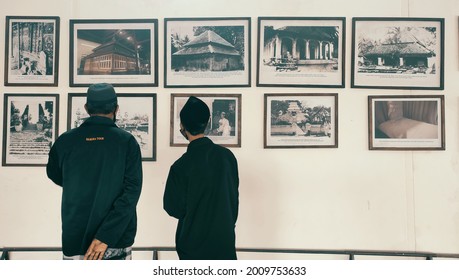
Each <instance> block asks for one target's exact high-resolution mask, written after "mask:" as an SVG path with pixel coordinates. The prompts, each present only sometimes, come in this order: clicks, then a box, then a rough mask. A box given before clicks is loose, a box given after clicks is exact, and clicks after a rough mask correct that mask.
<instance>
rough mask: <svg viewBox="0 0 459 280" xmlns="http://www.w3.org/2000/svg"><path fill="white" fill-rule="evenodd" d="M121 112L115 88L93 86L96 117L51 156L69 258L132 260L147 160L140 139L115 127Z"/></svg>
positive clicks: (90, 100)
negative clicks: (59, 194)
mask: <svg viewBox="0 0 459 280" xmlns="http://www.w3.org/2000/svg"><path fill="white" fill-rule="evenodd" d="M118 108H119V107H118V101H117V97H116V93H115V90H114V88H113V87H112V86H111V85H109V84H94V85H91V86H90V87H89V88H88V92H87V99H86V105H85V109H86V111H87V112H88V114H89V115H90V117H89V118H88V119H87V120H86V121H85V122H84V123H83V124H81V126H79V127H78V128H75V129H72V130H70V131H67V132H65V133H63V134H62V135H61V136H60V137H59V138H58V139H57V140H56V142H55V143H54V145H53V146H52V148H51V151H50V153H49V158H48V164H47V166H46V172H47V175H48V177H49V178H50V179H51V180H52V181H53V182H54V183H56V184H57V185H59V186H62V209H61V219H62V250H63V253H64V259H90V260H101V259H131V246H132V244H133V243H134V237H135V235H136V230H137V216H136V205H137V201H138V200H139V196H140V192H141V187H142V158H141V154H140V147H139V145H138V143H137V141H136V140H135V138H134V137H133V136H132V135H131V134H130V133H128V132H126V131H124V130H122V129H120V128H118V127H117V126H116V124H115V116H116V113H117V112H118Z"/></svg>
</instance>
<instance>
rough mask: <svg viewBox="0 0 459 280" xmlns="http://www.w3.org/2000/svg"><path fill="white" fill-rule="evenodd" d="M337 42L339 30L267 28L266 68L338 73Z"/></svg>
mask: <svg viewBox="0 0 459 280" xmlns="http://www.w3.org/2000/svg"><path fill="white" fill-rule="evenodd" d="M338 41H339V28H338V27H337V26H279V27H276V26H265V27H264V42H263V50H262V61H263V66H270V68H271V69H273V70H275V71H299V72H301V71H309V72H335V71H338V56H339V54H338V51H339V50H338V44H339V43H338ZM264 70H269V69H268V68H266V67H265V69H264Z"/></svg>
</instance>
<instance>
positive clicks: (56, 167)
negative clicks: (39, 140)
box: [46, 144, 62, 187]
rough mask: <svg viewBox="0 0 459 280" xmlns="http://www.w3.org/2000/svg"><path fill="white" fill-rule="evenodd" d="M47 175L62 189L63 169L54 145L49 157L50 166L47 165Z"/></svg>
mask: <svg viewBox="0 0 459 280" xmlns="http://www.w3.org/2000/svg"><path fill="white" fill-rule="evenodd" d="M46 175H48V178H49V179H51V181H53V182H54V183H55V184H56V185H59V186H61V187H62V168H61V166H60V163H59V157H58V155H57V151H56V145H55V144H54V145H53V147H52V148H51V150H50V152H49V155H48V164H47V165H46Z"/></svg>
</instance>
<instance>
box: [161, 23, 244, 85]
mask: <svg viewBox="0 0 459 280" xmlns="http://www.w3.org/2000/svg"><path fill="white" fill-rule="evenodd" d="M164 22H165V24H164V50H165V51H164V55H165V58H164V60H165V63H164V86H165V87H166V88H173V87H205V88H206V87H250V85H251V64H250V61H251V58H250V53H251V41H250V38H251V29H250V22H251V19H250V18H248V17H241V18H236V17H228V18H166V19H165V20H164Z"/></svg>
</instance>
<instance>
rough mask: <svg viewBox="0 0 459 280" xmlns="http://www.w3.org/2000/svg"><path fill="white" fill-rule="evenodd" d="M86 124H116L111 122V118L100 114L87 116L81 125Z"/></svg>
mask: <svg viewBox="0 0 459 280" xmlns="http://www.w3.org/2000/svg"><path fill="white" fill-rule="evenodd" d="M83 125H84V126H86V125H106V126H115V127H116V124H115V123H114V122H113V120H112V119H110V118H107V117H101V116H91V117H89V118H87V119H86V120H85V121H84V123H83V124H82V126H83Z"/></svg>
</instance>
